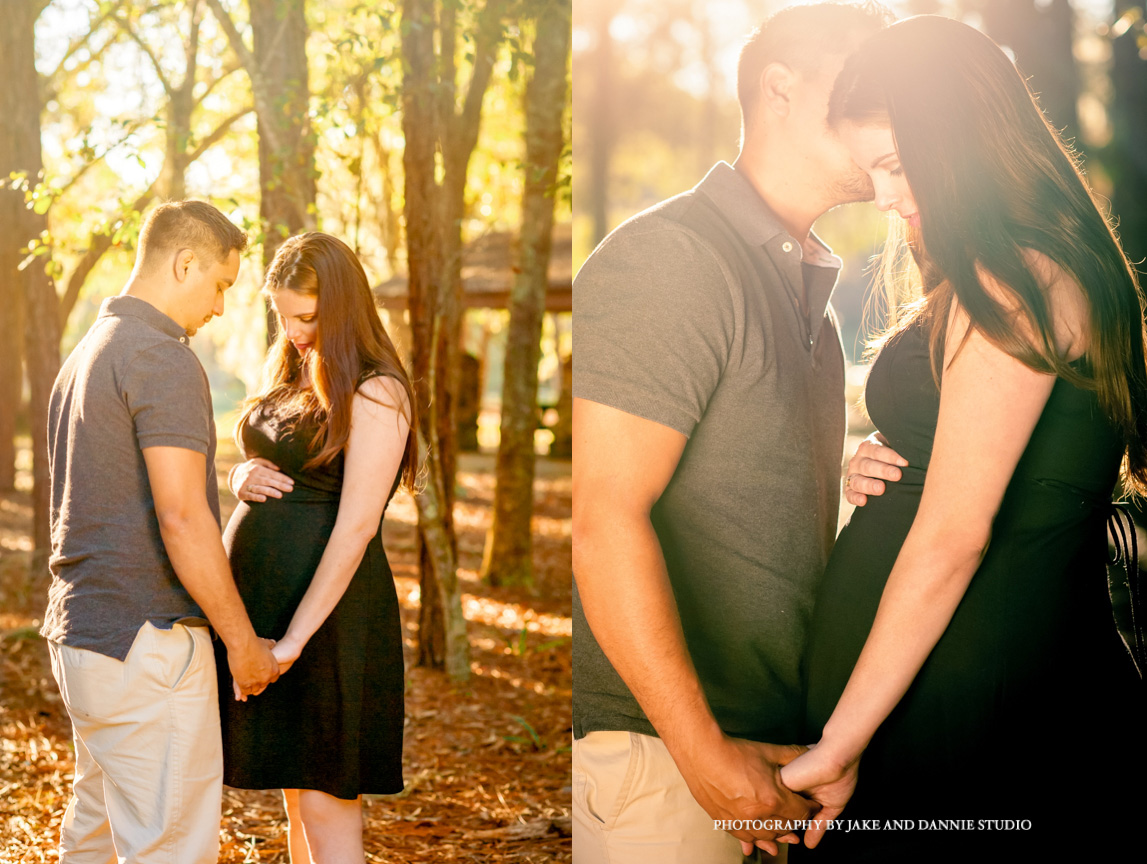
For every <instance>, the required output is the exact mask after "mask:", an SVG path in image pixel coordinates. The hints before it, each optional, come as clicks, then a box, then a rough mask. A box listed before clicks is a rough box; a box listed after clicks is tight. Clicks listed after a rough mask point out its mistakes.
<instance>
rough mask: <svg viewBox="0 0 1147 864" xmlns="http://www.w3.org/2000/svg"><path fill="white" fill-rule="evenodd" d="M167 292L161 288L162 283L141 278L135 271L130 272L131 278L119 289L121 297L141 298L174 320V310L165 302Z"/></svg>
mask: <svg viewBox="0 0 1147 864" xmlns="http://www.w3.org/2000/svg"><path fill="white" fill-rule="evenodd" d="M167 294H168V292H167V291H165V290H164V289H163V286H162V285H159V284H157V283H156V282H154V281H153V280H151V279H146V278H142V277H140V276H139V275H137V274H136V273H132V275H131V278H130V279H128V282H127V284H126V285H125V286H124V288H123V290H122V291H120V296H121V297H135V298H136V299H137V300H142V301H143V302H144V303H147V304H148V305H150V306H154V307H155V308H156V309H158V310H159V311H160V312H162V313H163V314H164V315H166V316H167V317H168V318H170V319H172V320H173V321H174V320H176V318H175V315H174V314H172V313H173V312H174V310H173V309H171V308H170V303H168V302H167V300H168V297H167Z"/></svg>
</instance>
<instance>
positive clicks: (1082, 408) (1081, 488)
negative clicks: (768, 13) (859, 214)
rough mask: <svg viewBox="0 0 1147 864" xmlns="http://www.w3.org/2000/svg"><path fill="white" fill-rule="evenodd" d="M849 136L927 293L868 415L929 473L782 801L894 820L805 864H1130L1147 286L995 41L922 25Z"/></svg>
mask: <svg viewBox="0 0 1147 864" xmlns="http://www.w3.org/2000/svg"><path fill="white" fill-rule="evenodd" d="M830 120H831V121H832V122H833V123H834V124H835V125H836V126H837V128H838V129H839V130H840V132H841V134H842V136H843V138H844V140H845V141H846V143H847V144H848V146H849V149H850V150H851V152H852V155H853V158H854V160H855V161H856V162H857V164H859V165H860V166H861V167H862V168H864V169H865V170H866V171H867V172H868V173H869V175H870V177H871V178H872V181H873V185H874V187H875V191H876V203H877V206H879V207H880V208H881V209H885V210H895V211H897V212H898V213H899V214H900V216H901V217H903V220H902V221H900V222H899V227H900V230H901V233H902V234H903V235H904V237H905V243H906V246H907V251H909V252H910V253H911V254H910V256H905V258H906V260H908V261H909V262H911V263H914V264H915V265H917V266H916V267H914V268H910V270H911V273H912V275H913V277H914V278H913V281H914V283H915V287H916V288H917V292H916V299H915V302H914V303H912V304H911V305H906V306H905V305H901V307H900V309H899V315H898V320H897V321H896V322H895V323H894V325H893V328H892V332H891V335H890V336H889V338H888V339H887V341H886V342H885V344H884V346H883V348H882V349H881V351H880V353H879V356H878V357H877V359H876V361H875V363H874V364H873V367H872V371H871V374H870V376H869V380H868V384H867V390H866V399H867V406H868V410H869V413H870V415H871V417H872V419H873V421H874V422H875V423H876V425H877V427H878V428H879V429H880V431H881V432H882V433H883V435H884V436H885V438H886V439H887V441H888V442H889V444H891V446H892V448H893V449H894V450H896V451H898V452H899V453H900V454H901V455H902V456H903V457H905V459H906V460H907V463H908V465H907V467H904V468H903V477H902V479H901V480H900V482H898V483H893V484H889V486H888V489H887V491H885V493H884V494H883V495H879V496H876V495H869V496H868V498H867V503H866V504H865V506H863V507H861V508H858V509H857V511H856V512H855V514H854V515H853V517H852V519H851V522H850V524H849V525H848V526H847V527H846V528H845V529H844V531H843V532H842V534H841V535H840V537H839V539H838V541H837V543H836V546H835V549H834V551H833V554H832V557H831V559H830V561H829V565H828V569H827V572H826V575H825V578H824V582H823V584H822V587H821V590H820V593H819V595H818V598H819V599H818V605H817V608H816V612H815V616H814V623H813V629H812V636H811V642H810V645H809V649H808V653H807V659H806V665H807V676H808V695H807V721H808V722H807V725H808V728H807V734H808V736H809V737H808V739H807V740H809V741H816V740H818V738H819V743H818V744H817V745H816V746H814V747H813V749H812V750H810V751H809V752H808V753H806V754H805V755H804V756H801V757H800V758H798V759H796V760H795V761H793V762H792V763H791V764H789V765H788V766H786V767H785V768H784V769H783V770H782V775H781V776H782V778H783V780H784V782H785V783H786V784H787V785H788V786H789V787H790V788H793V789H796V790H804V791H805V792H806V794H810V795H811V796H813V797H814V798H816V799H817V800H818V801H820V802H821V803H822V805H824V806H823V809H822V811H821V813H820V814H819V818H832V817H833V816H837V815H840V814H841V810H842V808H844V810H843V815H841V818H842V819H844V820H848V821H851V820H879V821H878V822H876V823H875V827H874V823H871V822H869V823H867V826H865V825H864V824H863V823H853V825H854V830H852V831H850V832H848V833H845V831H843V830H839V831H838V830H830V831H828V832H827V834H825V832H823V831H819V830H811V831H809V832H808V833H807V834H806V837H805V839H806V843H807V844H808V845H809V846H816V845H818V841H819V839H820V836H821V835H822V834H823V835H824V837H823V843H821V844H819V848H816V849H814V850H813V851H811V852H808V851H806V850H805V849H804V848H800V847H796V848H794V849H793V850H792V851H793V855H792V858H793V860H797V859H799V860H806V856H807V859H809V860H814V861H819V860H825V861H830V860H831V861H837V860H839V861H848V862H861V861H879V862H884V864H887V862H898V861H911V862H932V861H948V860H954V859H960V860H970V861H1022V860H1030V861H1034V860H1053V858H1052V857H1047V858H1045V857H1042V856H1043V855H1044V854H1053V855H1055V856H1058V855H1064V854H1071V853H1073V852H1075V853H1079V854H1081V855H1082V856H1083V858H1084V859H1086V860H1115V858H1108V857H1106V853H1105V852H1103V851H1101V850H1103V849H1106V848H1108V847H1112V848H1117V847H1118V844H1119V843H1120V842H1124V843H1126V842H1129V841H1131V840H1133V839H1135V838H1137V836H1138V834H1137V832H1138V827H1137V826H1136V825H1135V824H1134V823H1135V820H1134V819H1133V818H1132V817H1130V816H1129V815H1128V814H1131V813H1135V812H1141V811H1142V809H1143V804H1144V802H1145V800H1147V793H1145V792H1144V782H1145V780H1144V769H1145V762H1144V752H1143V750H1144V748H1143V739H1144V732H1143V721H1144V716H1145V714H1144V700H1143V687H1142V683H1141V681H1140V680H1139V677H1138V675H1137V674H1136V668H1135V665H1134V664H1133V663H1132V661H1131V659H1130V658H1129V656H1128V651H1127V650H1126V649H1125V647H1124V645H1123V643H1122V642H1121V640H1120V637H1119V635H1118V632H1117V629H1116V626H1115V623H1114V620H1113V615H1112V604H1111V601H1110V598H1109V596H1108V576H1107V571H1106V566H1105V562H1106V552H1107V548H1106V531H1105V526H1106V524H1107V521H1108V519H1109V517H1110V516H1111V514H1112V508H1111V504H1110V501H1111V496H1112V493H1113V489H1114V487H1115V486H1116V482H1117V480H1118V479H1119V476H1120V466H1121V463H1122V465H1123V484H1124V487H1125V488H1127V489H1130V490H1135V491H1142V490H1143V488H1144V481H1145V480H1147V452H1145V450H1144V439H1145V437H1147V425H1145V424H1147V365H1145V361H1144V332H1143V319H1142V314H1143V313H1142V303H1143V300H1142V296H1141V294H1140V292H1139V289H1138V287H1137V285H1136V280H1135V276H1134V275H1133V271H1132V270H1131V268H1130V267H1129V266H1128V263H1127V260H1126V258H1125V257H1124V255H1123V254H1122V252H1121V250H1120V247H1119V244H1118V241H1117V239H1116V237H1115V235H1114V234H1113V232H1112V230H1111V228H1110V227H1109V225H1108V223H1107V222H1106V221H1105V220H1104V218H1103V216H1102V215H1101V213H1100V211H1099V209H1098V207H1097V206H1096V203H1095V200H1094V199H1093V197H1092V196H1091V194H1090V192H1089V191H1088V189H1087V187H1086V185H1085V183H1084V181H1083V179H1082V177H1081V175H1080V173H1079V171H1078V170H1077V169H1076V167H1075V165H1074V163H1073V161H1072V159H1071V157H1070V156H1069V155H1068V153H1067V152H1066V151H1065V149H1064V147H1063V145H1062V144H1061V143H1060V141H1059V139H1058V137H1057V136H1056V134H1055V133H1054V131H1053V130H1052V129H1051V128H1050V127H1049V125H1048V124H1047V121H1045V119H1044V118H1043V116H1042V114H1041V113H1040V111H1039V108H1038V107H1037V106H1036V104H1035V103H1034V101H1033V99H1032V96H1031V94H1030V93H1029V91H1028V89H1027V87H1026V85H1025V82H1024V80H1023V78H1022V77H1021V76H1020V74H1019V73H1018V72H1017V70H1016V69H1015V67H1014V66H1013V64H1012V63H1011V61H1009V59H1008V58H1007V56H1006V55H1005V54H1004V53H1003V51H1001V50H1000V48H999V47H997V46H996V45H995V44H994V43H993V42H992V41H991V40H990V39H988V38H987V37H986V36H984V35H982V34H980V33H979V32H977V31H976V30H974V29H973V28H971V27H968V26H966V25H964V24H961V23H958V22H956V21H952V20H948V19H944V18H937V17H932V16H922V17H919V18H913V19H908V20H906V21H902V22H900V23H897V24H894V25H893V26H891V27H890V28H888V29H887V30H885V31H883V32H882V33H880V34H878V35H876V36H874V37H873V38H872V39H871V40H870V41H868V42H866V43H865V44H864V45H863V46H862V47H861V49H860V50H859V51H858V52H857V54H856V55H854V56H853V57H852V58H850V60H849V61H848V62H847V63H846V65H845V67H844V70H843V72H842V73H841V76H840V78H838V80H837V83H836V87H835V90H834V94H833V100H832V106H831V111H830ZM889 247H890V248H889V249H888V250H886V255H892V256H895V255H896V254H897V252H898V251H904V248H905V247H904V246H903V245H901V246H899V247H897V243H896V242H895V240H891V241H890V243H889ZM902 296H903V295H902ZM864 482H867V481H864ZM1132 642H1134V639H1132ZM854 789H855V794H853V790H854ZM845 804H847V807H845ZM886 820H903V821H901V822H900V823H899V827H898V826H897V824H896V823H891V822H888V821H886ZM858 824H859V827H857V826H858ZM954 830H955V831H959V832H960V833H953V831H954ZM1136 842H1137V840H1136ZM1129 848H1130V847H1129ZM1092 856H1094V857H1092ZM1054 860H1058V857H1056V858H1055V859H1054Z"/></svg>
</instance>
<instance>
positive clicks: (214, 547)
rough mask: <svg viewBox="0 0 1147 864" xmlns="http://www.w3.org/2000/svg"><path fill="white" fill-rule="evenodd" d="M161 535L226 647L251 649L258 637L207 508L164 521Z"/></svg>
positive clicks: (178, 571) (181, 578) (177, 572)
mask: <svg viewBox="0 0 1147 864" xmlns="http://www.w3.org/2000/svg"><path fill="white" fill-rule="evenodd" d="M159 532H160V536H161V537H162V538H163V545H164V547H165V548H166V549H167V557H168V558H169V559H170V560H171V565H172V567H173V568H175V575H176V576H178V577H179V581H180V582H181V583H183V587H184V588H186V589H187V593H189V594H190V595H191V599H193V600H194V601H195V602H196V603H198V604H199V607H200V608H201V609H202V610H203V612H204V614H205V615H206V616H207V620H208V621H210V622H211V626H212V627H214V628H215V631H216V632H217V633H218V634H219V638H220V639H222V640H223V644H224V645H226V646H227V648H228V650H231V649H234V648H240V647H246V646H247V645H249V644H250V642H251V641H252V640H254V639H255V637H256V633H255V631H254V630H253V629H252V627H251V619H250V618H249V617H248V615H247V609H246V607H245V606H244V605H243V600H242V598H241V597H240V596H239V590H238V589H237V588H236V587H235V580H234V579H233V578H232V576H231V568H230V566H229V565H228V563H227V556H226V555H225V554H224V551H223V544H222V543H221V542H220V540H219V526H218V525H217V524H216V522H215V519H214V517H213V516H212V515H211V512H210V511H209V510H208V509H207V508H206V507H204V508H203V510H202V511H201V512H200V511H198V510H197V511H194V512H192V513H190V514H188V515H186V516H185V517H172V518H167V519H164V518H161V519H160V523H159Z"/></svg>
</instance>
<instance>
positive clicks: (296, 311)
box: [271, 289, 319, 357]
mask: <svg viewBox="0 0 1147 864" xmlns="http://www.w3.org/2000/svg"><path fill="white" fill-rule="evenodd" d="M271 305H272V306H273V307H274V309H275V314H276V315H278V316H279V327H280V328H282V330H283V331H284V332H285V333H286V334H287V338H288V339H289V340H290V342H291V344H292V345H294V346H295V350H296V351H298V352H299V356H300V357H306V356H307V353H308V352H310V351H311V349H312V348H314V347H315V343H316V342H317V341H318V338H319V298H318V297H309V296H307V295H306V294H300V293H298V292H297V291H291V290H289V289H282V290H280V291H276V292H275V293H274V294H272V295H271Z"/></svg>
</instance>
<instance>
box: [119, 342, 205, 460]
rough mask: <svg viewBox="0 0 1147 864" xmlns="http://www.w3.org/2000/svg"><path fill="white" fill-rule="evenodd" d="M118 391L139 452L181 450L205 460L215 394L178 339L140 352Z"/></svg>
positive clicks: (194, 357)
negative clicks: (131, 425) (131, 424)
mask: <svg viewBox="0 0 1147 864" xmlns="http://www.w3.org/2000/svg"><path fill="white" fill-rule="evenodd" d="M120 390H121V393H122V395H123V399H124V401H125V403H126V404H127V407H128V411H129V412H130V413H131V417H132V422H133V423H134V424H135V434H136V438H137V439H138V441H139V446H140V449H141V450H142V449H145V448H147V447H182V448H183V449H185V450H194V451H196V452H197V453H202V454H204V455H207V452H208V449H209V447H210V441H211V433H210V426H209V424H211V423H214V417H213V415H212V413H211V390H210V388H209V387H208V384H207V379H206V376H205V375H204V374H203V367H202V366H200V365H199V358H197V357H196V356H195V354H194V353H193V352H192V351H191V349H190V348H188V347H187V346H186V345H183V344H181V343H179V342H176V341H175V340H174V339H173V340H170V341H169V342H163V343H161V344H159V345H155V346H153V347H151V348H148V349H147V350H145V351H141V352H140V353H139V354H137V355H136V356H135V358H134V359H133V360H132V361H131V364H130V365H129V366H128V368H127V371H126V372H125V374H124V376H123V379H122V381H121V385H120Z"/></svg>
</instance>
